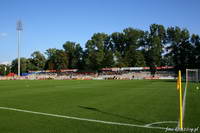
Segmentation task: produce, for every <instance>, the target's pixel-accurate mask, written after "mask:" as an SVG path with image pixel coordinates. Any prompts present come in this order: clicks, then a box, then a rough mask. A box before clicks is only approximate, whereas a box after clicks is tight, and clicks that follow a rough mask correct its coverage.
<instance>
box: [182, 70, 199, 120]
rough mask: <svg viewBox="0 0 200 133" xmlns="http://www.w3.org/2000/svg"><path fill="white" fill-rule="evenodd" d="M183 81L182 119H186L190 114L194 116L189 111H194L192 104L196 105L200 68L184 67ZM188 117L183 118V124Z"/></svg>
mask: <svg viewBox="0 0 200 133" xmlns="http://www.w3.org/2000/svg"><path fill="white" fill-rule="evenodd" d="M185 81H186V83H185V87H184V88H183V89H184V92H183V93H184V94H183V119H187V118H189V117H190V119H191V116H194V114H192V113H191V112H194V111H192V110H191V109H192V108H193V106H196V105H198V104H196V103H197V101H199V100H197V98H198V97H197V96H198V95H197V94H198V93H199V89H200V88H199V87H200V86H199V81H200V69H186V76H185ZM186 99H187V101H186ZM186 104H187V105H186ZM186 106H187V107H186ZM186 108H187V109H186ZM190 119H187V120H184V124H185V123H187V121H188V122H189V120H190Z"/></svg>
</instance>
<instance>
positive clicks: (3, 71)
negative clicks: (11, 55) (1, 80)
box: [0, 64, 10, 76]
mask: <svg viewBox="0 0 200 133" xmlns="http://www.w3.org/2000/svg"><path fill="white" fill-rule="evenodd" d="M9 72H10V66H9V65H4V64H0V75H2V76H5V75H7V74H8V73H9Z"/></svg>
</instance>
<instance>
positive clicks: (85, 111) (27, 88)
mask: <svg viewBox="0 0 200 133" xmlns="http://www.w3.org/2000/svg"><path fill="white" fill-rule="evenodd" d="M175 87H176V82H173V81H167V80H164V81H162V80H158V81H151V80H127V81H125V80H120V81H119V80H117V81H115V80H107V81H106V80H102V81H92V80H91V81H81V80H69V81H61V80H60V81H59V80H49V81H28V80H23V81H0V107H10V108H17V109H24V110H30V111H36V112H44V113H51V114H59V115H67V116H74V117H80V118H87V119H96V120H103V121H112V122H120V123H130V124H138V125H145V124H149V123H153V122H159V121H177V120H178V114H179V113H178V111H179V108H178V105H179V103H178V93H177V90H176V88H175ZM199 100H200V90H199V91H197V90H196V89H194V90H192V91H190V93H188V100H187V102H188V103H189V104H187V105H186V106H187V107H188V109H186V118H185V127H197V126H199V122H200V114H199V113H200V108H199V107H200V106H199V105H200V103H199ZM156 126H165V127H176V124H164V125H156ZM0 132H1V133H129V132H131V133H133V132H134V133H143V132H144V133H161V132H165V130H159V129H146V128H139V127H128V126H119V125H108V124H102V123H93V122H87V121H79V120H72V119H64V118H56V117H51V116H43V115H36V114H30V113H23V112H16V111H9V110H2V109H0Z"/></svg>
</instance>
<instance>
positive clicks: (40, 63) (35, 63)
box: [29, 51, 46, 70]
mask: <svg viewBox="0 0 200 133" xmlns="http://www.w3.org/2000/svg"><path fill="white" fill-rule="evenodd" d="M31 57H32V58H31V59H29V61H30V63H32V66H31V68H32V69H33V70H43V69H44V66H45V62H46V59H45V56H44V55H43V54H42V53H40V52H39V51H35V52H33V53H32V54H31Z"/></svg>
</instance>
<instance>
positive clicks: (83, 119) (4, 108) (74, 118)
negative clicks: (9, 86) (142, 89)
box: [0, 107, 167, 130]
mask: <svg viewBox="0 0 200 133" xmlns="http://www.w3.org/2000/svg"><path fill="white" fill-rule="evenodd" d="M0 109H2V110H10V111H17V112H24V113H30V114H37V115H44V116H51V117H57V118H65V119H72V120H79V121H88V122H95V123H102V124H109V125H119V126H128V127H140V128H149V129H161V130H166V129H167V128H165V127H152V126H146V125H136V124H129V123H119V122H111V121H102V120H95V119H87V118H79V117H72V116H65V115H57V114H49V113H42V112H35V111H29V110H23V109H16V108H8V107H0Z"/></svg>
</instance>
